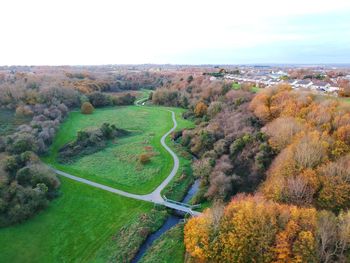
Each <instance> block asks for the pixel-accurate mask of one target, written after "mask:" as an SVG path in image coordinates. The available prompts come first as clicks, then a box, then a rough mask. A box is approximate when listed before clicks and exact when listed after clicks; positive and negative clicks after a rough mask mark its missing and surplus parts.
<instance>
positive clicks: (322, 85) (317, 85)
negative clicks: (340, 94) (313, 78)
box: [311, 81, 331, 91]
mask: <svg viewBox="0 0 350 263" xmlns="http://www.w3.org/2000/svg"><path fill="white" fill-rule="evenodd" d="M330 86H331V84H329V83H328V82H325V81H317V82H314V83H313V84H312V85H311V89H315V90H320V91H327V90H328V88H329V87H330Z"/></svg>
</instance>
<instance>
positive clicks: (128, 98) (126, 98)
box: [112, 93, 136, 106]
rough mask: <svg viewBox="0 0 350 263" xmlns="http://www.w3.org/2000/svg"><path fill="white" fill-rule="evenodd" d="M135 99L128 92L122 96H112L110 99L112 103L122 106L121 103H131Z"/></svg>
mask: <svg viewBox="0 0 350 263" xmlns="http://www.w3.org/2000/svg"><path fill="white" fill-rule="evenodd" d="M135 99H136V98H135V96H132V95H131V94H130V93H128V94H125V95H122V96H118V97H113V99H112V101H113V105H118V106H122V105H132V104H133V103H134V101H135Z"/></svg>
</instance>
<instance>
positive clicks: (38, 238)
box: [0, 177, 153, 262]
mask: <svg viewBox="0 0 350 263" xmlns="http://www.w3.org/2000/svg"><path fill="white" fill-rule="evenodd" d="M60 179H61V182H62V187H61V192H62V196H60V197H59V198H57V199H56V200H55V201H53V202H52V203H51V204H50V207H49V208H48V209H46V210H45V211H43V212H42V213H40V214H39V215H37V216H35V217H34V218H32V219H30V220H29V221H27V222H25V223H23V224H20V225H16V226H13V227H9V228H4V229H0V247H1V253H0V262H86V261H88V259H90V258H93V257H94V256H95V254H96V253H97V251H98V250H99V249H100V247H101V246H102V245H103V244H105V243H106V242H107V241H108V240H109V239H110V237H111V236H112V235H113V234H115V233H116V232H117V231H118V230H119V229H120V227H122V226H123V225H125V224H126V223H127V222H129V221H130V220H133V219H134V218H136V217H137V216H139V215H140V213H143V212H146V211H149V210H151V208H152V207H153V205H152V204H148V203H144V202H140V201H135V200H131V199H127V198H124V197H121V196H118V195H115V194H112V193H108V192H105V191H103V190H99V189H96V188H93V187H90V186H87V185H84V184H80V183H77V182H74V181H72V180H68V179H65V178H62V177H61V178H60Z"/></svg>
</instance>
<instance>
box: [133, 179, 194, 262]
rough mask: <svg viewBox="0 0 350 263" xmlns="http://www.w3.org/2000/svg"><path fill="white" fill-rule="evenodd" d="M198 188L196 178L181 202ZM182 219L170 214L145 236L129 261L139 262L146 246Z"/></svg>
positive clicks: (187, 198) (186, 200) (191, 195)
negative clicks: (156, 228)
mask: <svg viewBox="0 0 350 263" xmlns="http://www.w3.org/2000/svg"><path fill="white" fill-rule="evenodd" d="M198 188H199V180H196V181H194V183H193V184H192V186H191V187H190V189H189V190H188V192H187V194H186V196H185V197H184V199H183V200H182V202H183V203H188V202H189V201H190V200H191V198H192V197H193V196H194V195H195V193H196V192H197V191H198ZM182 219H183V217H182V216H180V215H173V214H171V215H170V216H169V217H168V218H167V220H166V221H165V223H164V224H163V226H162V227H161V228H159V229H158V230H157V231H156V232H154V233H152V234H151V235H149V236H148V237H147V239H146V240H145V242H144V243H143V244H142V246H141V247H140V249H139V251H138V252H137V254H136V256H135V257H134V258H133V260H132V261H131V263H137V262H139V261H140V259H141V258H142V256H143V255H144V254H145V253H146V252H147V250H148V248H149V247H150V246H151V245H152V244H153V242H154V241H155V240H157V239H158V238H159V237H160V236H161V235H162V234H163V233H165V232H166V231H168V230H169V229H170V228H172V227H173V226H175V225H176V224H178V223H179V222H180V221H181V220H182Z"/></svg>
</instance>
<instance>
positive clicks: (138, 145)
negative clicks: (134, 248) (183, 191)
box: [0, 106, 194, 262]
mask: <svg viewBox="0 0 350 263" xmlns="http://www.w3.org/2000/svg"><path fill="white" fill-rule="evenodd" d="M168 109H170V108H165V107H152V106H150V107H138V106H128V107H114V108H104V109H99V110H96V111H95V112H94V114H92V115H82V114H80V113H79V112H77V111H76V112H72V113H71V114H70V116H69V118H67V120H66V121H65V122H64V123H63V124H62V125H61V128H60V130H59V132H58V134H57V136H56V137H55V141H54V143H53V145H52V148H51V151H50V152H51V154H50V155H49V156H46V157H45V158H44V161H46V162H48V163H50V164H51V165H54V166H56V167H58V168H59V169H62V170H64V171H67V172H70V173H72V174H75V175H77V176H81V177H84V178H88V179H91V180H94V181H96V182H100V183H103V184H106V185H110V186H113V187H117V188H119V189H122V190H126V191H130V192H134V193H148V192H150V191H151V190H152V189H154V188H155V187H157V186H158V184H159V183H160V182H161V181H162V180H163V179H164V178H165V177H166V176H167V175H168V174H169V172H170V170H171V168H172V165H173V162H172V158H171V156H170V155H169V154H168V153H167V152H166V151H165V149H164V148H163V147H161V145H160V138H161V136H162V135H163V134H164V133H165V132H167V131H168V130H169V129H170V128H171V127H172V126H173V123H172V120H171V113H170V112H168V111H167V110H168ZM171 110H173V111H174V112H175V113H176V119H177V122H178V129H182V128H186V127H193V125H194V124H193V123H191V122H189V121H186V120H183V119H182V118H181V114H182V112H183V110H181V109H177V108H171ZM104 122H110V123H113V124H116V125H117V126H118V127H120V128H123V129H127V130H129V131H131V132H132V133H131V135H130V136H127V137H124V138H120V139H118V140H117V141H115V142H111V143H110V144H109V146H108V147H107V148H106V149H104V150H102V151H100V152H97V153H95V154H92V155H89V156H85V157H82V158H80V159H79V160H78V161H77V162H75V163H73V164H69V165H62V164H58V163H57V161H56V156H57V151H58V149H59V148H60V147H61V146H62V145H64V144H65V143H67V142H69V141H71V140H73V139H74V138H75V137H76V133H77V131H79V130H81V129H84V128H87V127H92V126H94V127H99V126H100V125H101V124H102V123H104ZM167 143H168V144H169V145H170V146H171V147H172V148H175V147H174V144H173V142H171V141H170V140H169V138H168V139H167ZM150 149H152V152H153V153H154V154H155V155H154V156H153V157H152V160H151V162H150V163H149V164H147V165H145V166H142V165H141V164H139V161H138V157H139V155H140V153H143V152H146V151H149V150H150ZM175 151H176V152H178V151H179V150H178V149H175ZM179 158H180V170H179V173H178V175H180V174H181V171H182V169H185V168H186V167H188V165H189V162H190V160H189V159H188V158H185V157H184V156H181V154H179ZM186 169H187V168H186ZM60 180H61V182H62V187H61V193H62V194H61V196H60V197H58V198H57V199H55V200H54V201H53V202H52V203H51V204H50V206H49V208H48V209H46V210H45V211H43V212H41V213H40V214H39V215H37V216H35V217H34V218H32V219H30V220H28V221H27V222H25V223H23V224H19V225H16V226H13V227H8V228H4V229H0V247H1V249H0V262H91V261H92V262H95V261H100V260H101V259H106V258H108V255H107V254H106V253H104V254H103V257H101V254H100V253H101V251H105V252H106V251H107V252H108V251H109V250H108V249H107V250H106V249H105V247H106V246H107V244H109V243H110V242H111V239H112V237H113V236H114V235H116V233H118V231H119V230H120V229H121V228H122V227H123V226H125V225H127V224H128V223H130V222H131V221H133V220H136V219H137V218H138V217H139V216H140V214H142V213H146V212H149V211H150V210H151V209H152V207H153V205H152V204H149V203H144V202H140V201H136V200H131V199H127V198H124V197H121V196H118V195H115V194H112V193H108V192H105V191H103V190H100V189H96V188H93V187H90V186H87V185H84V184H81V183H77V182H74V181H72V180H69V179H65V178H62V177H60ZM125 249H128V248H125ZM109 252H111V253H114V254H115V253H116V252H115V251H109ZM94 258H95V260H93V259H94ZM102 261H103V260H102Z"/></svg>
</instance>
